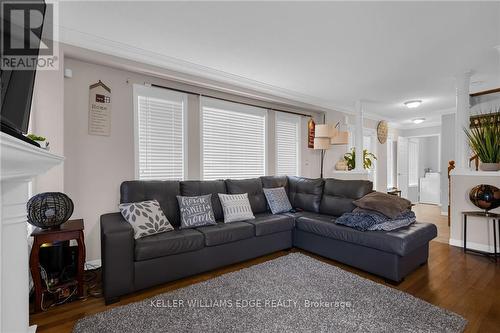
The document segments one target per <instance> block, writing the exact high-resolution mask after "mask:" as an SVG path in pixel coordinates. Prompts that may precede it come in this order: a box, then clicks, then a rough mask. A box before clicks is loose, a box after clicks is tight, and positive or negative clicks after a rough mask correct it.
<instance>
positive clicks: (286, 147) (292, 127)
mask: <svg viewBox="0 0 500 333" xmlns="http://www.w3.org/2000/svg"><path fill="white" fill-rule="evenodd" d="M299 152H300V116H296V115H290V114H286V113H283V112H276V175H278V176H281V175H288V176H298V175H299V161H300V156H299Z"/></svg>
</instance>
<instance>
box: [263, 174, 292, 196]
mask: <svg viewBox="0 0 500 333" xmlns="http://www.w3.org/2000/svg"><path fill="white" fill-rule="evenodd" d="M260 180H261V181H262V187H263V188H276V187H284V188H285V190H286V191H287V192H288V177H287V176H262V177H260Z"/></svg>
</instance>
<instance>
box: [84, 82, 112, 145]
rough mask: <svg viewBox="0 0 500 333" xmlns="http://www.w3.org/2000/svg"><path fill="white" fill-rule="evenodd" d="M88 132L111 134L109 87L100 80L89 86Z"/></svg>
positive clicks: (91, 133) (92, 133)
mask: <svg viewBox="0 0 500 333" xmlns="http://www.w3.org/2000/svg"><path fill="white" fill-rule="evenodd" d="M89 134H90V135H103V136H109V135H110V134H111V89H109V88H108V87H107V86H106V85H105V84H104V83H102V82H101V80H99V82H97V83H94V84H92V85H91V86H90V87H89Z"/></svg>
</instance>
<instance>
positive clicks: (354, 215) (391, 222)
mask: <svg viewBox="0 0 500 333" xmlns="http://www.w3.org/2000/svg"><path fill="white" fill-rule="evenodd" d="M415 221H416V217H415V213H414V212H412V211H411V210H407V211H405V212H403V213H401V214H399V215H398V216H396V217H395V218H394V219H391V218H389V217H387V216H385V215H384V214H381V213H379V212H376V211H373V210H367V209H360V208H356V209H355V210H354V211H352V212H351V213H344V214H343V215H342V216H340V217H339V218H338V219H336V220H335V223H337V224H341V225H345V226H347V227H351V228H354V229H356V230H360V231H367V230H368V231H374V230H384V231H391V230H396V229H399V228H403V227H407V226H409V225H410V224H412V223H415Z"/></svg>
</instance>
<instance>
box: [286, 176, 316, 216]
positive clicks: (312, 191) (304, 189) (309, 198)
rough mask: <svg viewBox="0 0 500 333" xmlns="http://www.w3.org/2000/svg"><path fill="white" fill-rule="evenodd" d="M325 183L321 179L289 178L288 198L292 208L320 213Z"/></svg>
mask: <svg viewBox="0 0 500 333" xmlns="http://www.w3.org/2000/svg"><path fill="white" fill-rule="evenodd" d="M323 183H324V181H323V179H321V178H317V179H311V178H303V177H288V196H289V198H290V203H291V204H292V207H293V208H299V209H303V210H305V211H308V212H313V213H318V212H319V206H320V203H321V195H322V194H323Z"/></svg>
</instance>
